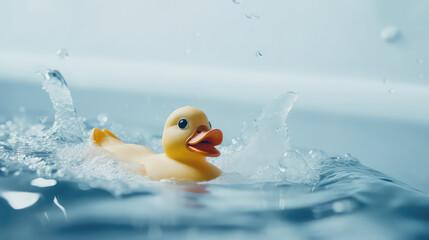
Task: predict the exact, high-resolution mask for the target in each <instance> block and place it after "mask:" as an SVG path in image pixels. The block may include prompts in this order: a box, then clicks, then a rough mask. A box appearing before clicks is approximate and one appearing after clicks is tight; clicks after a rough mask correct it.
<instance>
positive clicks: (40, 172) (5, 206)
mask: <svg viewBox="0 0 429 240" xmlns="http://www.w3.org/2000/svg"><path fill="white" fill-rule="evenodd" d="M42 84H43V89H44V90H45V91H46V92H47V93H48V94H49V96H50V98H51V102H52V106H53V108H54V110H55V118H54V120H53V121H51V122H50V118H47V117H46V116H43V117H35V119H32V118H30V117H28V116H27V115H26V114H28V113H29V112H30V111H25V112H23V113H20V114H19V117H15V118H12V119H7V118H2V117H0V177H1V178H0V180H2V182H1V184H0V213H1V214H0V215H1V217H0V223H1V224H0V228H1V226H3V228H1V230H2V236H4V238H5V239H10V238H8V236H11V235H13V236H15V235H16V234H17V233H20V234H21V236H22V239H30V238H34V236H37V237H36V238H40V239H64V238H70V239H71V238H73V239H78V238H82V236H83V235H84V236H85V237H86V236H89V235H90V236H91V238H92V239H110V238H115V237H116V235H115V236H113V235H112V233H113V232H116V231H117V232H118V233H119V234H120V236H119V235H118V237H117V238H118V239H119V238H123V235H124V233H126V234H127V236H139V237H144V236H146V235H145V234H147V235H148V238H159V239H161V238H162V239H169V238H174V239H202V238H206V237H207V232H209V233H210V235H211V236H216V237H217V238H220V237H222V236H223V234H225V236H228V237H230V236H231V233H233V234H234V236H236V235H237V236H238V238H239V239H262V238H266V237H268V238H270V239H284V238H285V236H288V237H290V238H294V239H350V238H352V239H355V238H356V234H357V235H358V237H357V238H365V237H367V236H371V237H372V236H385V237H384V238H381V239H395V238H398V239H419V238H421V239H425V238H427V237H426V236H429V232H428V230H427V229H428V224H427V216H428V213H429V211H428V209H429V205H428V202H429V201H428V198H427V196H424V195H423V194H421V193H419V192H417V191H415V190H413V189H411V188H409V187H407V186H405V185H402V184H400V183H398V182H395V181H394V180H392V179H390V178H388V177H387V176H385V175H384V174H382V173H380V172H377V171H374V170H372V169H370V168H368V167H365V166H364V165H362V164H360V163H359V161H358V160H357V159H355V158H354V157H352V156H351V155H350V154H345V155H344V156H333V157H331V156H329V155H328V154H326V153H324V152H323V151H319V150H304V149H294V148H291V147H290V146H289V139H288V128H287V124H286V120H287V117H288V114H289V112H290V110H291V108H292V106H293V104H294V102H295V101H296V94H295V93H292V92H290V93H286V94H283V95H281V96H279V97H278V98H276V99H274V100H273V101H272V102H271V103H270V104H268V105H267V106H266V107H265V108H264V109H263V111H262V114H261V116H259V117H258V118H257V119H255V121H254V122H253V124H245V125H244V127H243V131H242V134H241V135H240V136H239V137H237V138H235V139H233V140H232V143H231V144H230V145H225V144H224V145H222V147H220V148H219V150H220V151H221V152H222V155H221V156H220V157H219V158H215V159H210V161H211V162H213V163H214V164H215V165H217V166H219V167H220V168H221V169H222V170H223V172H224V174H223V175H222V176H221V177H219V178H218V179H215V180H212V181H210V182H209V183H198V184H172V183H171V182H169V181H161V182H154V181H149V180H148V179H146V178H144V177H142V176H140V175H136V174H133V173H131V172H129V171H125V170H124V167H123V163H121V162H119V161H118V160H116V159H111V158H109V157H108V156H106V155H105V154H104V153H103V152H102V151H101V150H100V149H98V148H95V147H91V146H90V144H89V141H88V138H89V131H90V130H91V129H92V128H93V127H101V125H103V127H106V128H111V127H112V126H114V125H112V124H113V123H112V120H111V119H110V118H109V117H110V116H109V117H108V116H107V115H106V114H100V113H99V114H100V115H98V117H97V119H93V120H90V121H86V120H84V119H82V118H79V117H78V116H77V114H76V110H75V107H74V105H73V100H72V97H71V94H70V91H69V90H68V88H67V84H66V81H65V80H64V78H63V77H62V76H61V74H60V73H59V72H58V71H56V70H53V71H48V72H47V73H46V74H45V75H44V78H43V82H42ZM112 119H113V118H112ZM127 135H128V137H126V138H127V142H135V143H139V144H144V145H146V146H149V147H150V148H152V149H154V150H156V151H158V150H159V151H161V150H162V147H161V138H160V137H159V136H150V137H146V136H145V137H144V138H142V137H141V135H142V134H137V136H139V137H133V134H127ZM130 167H132V166H126V168H130ZM152 185H155V186H156V188H152V187H151V186H152ZM103 190H107V191H109V192H110V193H112V194H113V195H115V196H116V197H117V198H114V197H113V196H112V195H111V194H106V193H105V191H103ZM18 211H20V212H19V213H18V214H15V213H17V212H18ZM11 216H12V217H11ZM404 223H406V224H404ZM408 223H412V224H408ZM41 224H42V225H41ZM23 226H25V229H26V231H20V230H22V229H23ZM338 226H341V228H338ZM357 226H358V229H359V230H358V231H359V232H356V229H357ZM391 226H396V227H395V228H392V227H391ZM40 229H43V230H40ZM106 229H109V230H111V231H105V230H106ZM337 229H340V230H337ZM386 229H389V233H388V231H386ZM231 231H233V232H231ZM212 233H214V234H215V235H212ZM8 234H10V235H8ZM142 234H143V235H142ZM267 234H269V235H268V236H267Z"/></svg>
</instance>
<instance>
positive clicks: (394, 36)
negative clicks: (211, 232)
mask: <svg viewBox="0 0 429 240" xmlns="http://www.w3.org/2000/svg"><path fill="white" fill-rule="evenodd" d="M339 9H341V10H339ZM428 42H429V1H425V0H415V1H399V0H398V1H389V0H360V1H349V0H347V1H344V0H329V1H323V2H321V1H317V0H305V1H302V0H295V1H282V0H265V1H262V0H235V1H232V0H223V1H209V0H164V1H90V2H89V1H80V0H77V1H63V0H38V1H35V0H27V1H0V101H1V102H0V113H1V115H3V116H13V115H16V114H19V113H20V112H23V111H22V110H23V109H22V107H24V110H25V109H27V111H33V112H37V111H48V110H50V104H49V99H48V97H47V96H46V94H45V93H43V92H42V91H41V90H40V77H39V76H38V75H37V73H38V72H44V71H45V70H46V69H48V68H49V69H58V70H60V71H61V73H62V74H63V75H64V77H65V78H66V80H67V82H68V84H69V86H70V88H71V90H72V94H73V97H74V101H75V104H76V108H77V110H78V113H79V115H80V116H84V117H87V118H96V117H97V116H100V114H101V113H106V114H108V116H109V120H112V121H115V122H118V123H121V124H123V125H135V126H140V125H141V126H145V127H149V128H150V129H153V132H158V133H160V132H161V131H162V126H163V121H164V120H163V119H164V118H165V117H166V116H167V115H168V113H169V112H171V110H172V109H173V107H175V106H176V105H178V106H179V105H181V104H189V105H194V106H197V107H204V109H205V111H206V112H207V114H208V115H209V117H210V118H212V119H213V120H212V122H213V123H216V125H217V126H216V127H219V128H221V129H222V130H224V132H225V138H226V141H231V139H232V138H234V137H237V136H239V135H240V131H241V124H242V122H249V123H251V122H252V121H253V119H254V118H256V117H257V116H258V114H259V113H260V112H261V111H262V108H263V105H264V104H266V103H268V102H269V101H270V100H271V99H273V98H275V97H276V96H277V95H279V94H282V93H285V92H288V91H294V92H296V93H298V96H299V97H298V100H297V102H296V104H295V106H294V108H293V110H292V112H291V114H290V116H289V121H288V125H289V133H290V143H291V145H293V146H294V147H299V148H318V149H322V150H324V151H326V152H328V153H329V154H343V153H351V154H352V155H353V156H355V157H357V158H358V159H359V160H360V161H361V162H362V163H364V164H365V165H368V166H370V167H373V168H375V169H377V170H379V171H382V172H384V173H386V174H388V175H390V176H391V177H393V178H396V179H398V180H400V181H403V182H405V183H407V184H410V185H411V186H413V187H416V188H417V189H420V190H422V191H425V192H428V191H429V184H428V183H429V175H428V174H427V169H428V168H429V161H428V159H427V158H428V156H429V110H428V109H429V85H428V81H429V44H428ZM149 99H151V100H150V101H149ZM148 105H151V106H150V109H151V110H150V111H149V112H148V110H147V109H148V108H145V107H149V106H148ZM158 110H159V111H158Z"/></svg>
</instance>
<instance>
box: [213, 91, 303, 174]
mask: <svg viewBox="0 0 429 240" xmlns="http://www.w3.org/2000/svg"><path fill="white" fill-rule="evenodd" d="M296 97H297V96H296V94H295V93H293V92H288V93H286V94H283V95H281V96H279V97H277V98H276V99H274V100H273V101H272V102H271V103H270V104H268V105H267V106H266V107H265V108H264V109H263V112H262V114H261V116H259V118H258V119H256V120H255V122H254V126H253V127H247V125H245V128H244V129H243V132H242V136H241V137H239V138H237V139H234V142H235V144H232V145H230V146H227V147H223V148H220V150H221V152H222V155H221V156H220V158H218V159H217V160H214V162H215V164H216V165H217V166H219V167H220V168H221V169H222V170H224V171H225V172H229V173H231V172H235V173H238V174H241V175H242V176H244V177H248V178H251V179H254V180H256V181H264V180H267V175H269V178H270V179H271V180H275V179H276V178H277V177H278V176H279V175H280V173H281V171H280V168H279V165H278V159H279V158H280V157H281V156H282V155H283V154H284V152H285V151H286V150H287V149H289V145H288V139H289V138H288V132H287V131H288V130H287V124H286V119H287V116H288V114H289V112H290V110H291V108H292V106H293V104H294V102H295V100H296ZM273 176H274V177H273Z"/></svg>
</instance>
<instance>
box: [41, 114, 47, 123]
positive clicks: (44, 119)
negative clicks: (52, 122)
mask: <svg viewBox="0 0 429 240" xmlns="http://www.w3.org/2000/svg"><path fill="white" fill-rule="evenodd" d="M47 120H48V116H42V117H40V121H41V122H42V123H45V122H46V121H47Z"/></svg>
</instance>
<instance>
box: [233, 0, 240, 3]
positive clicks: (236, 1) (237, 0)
mask: <svg viewBox="0 0 429 240" xmlns="http://www.w3.org/2000/svg"><path fill="white" fill-rule="evenodd" d="M232 2H233V3H235V4H240V3H241V1H240V0H232Z"/></svg>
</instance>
